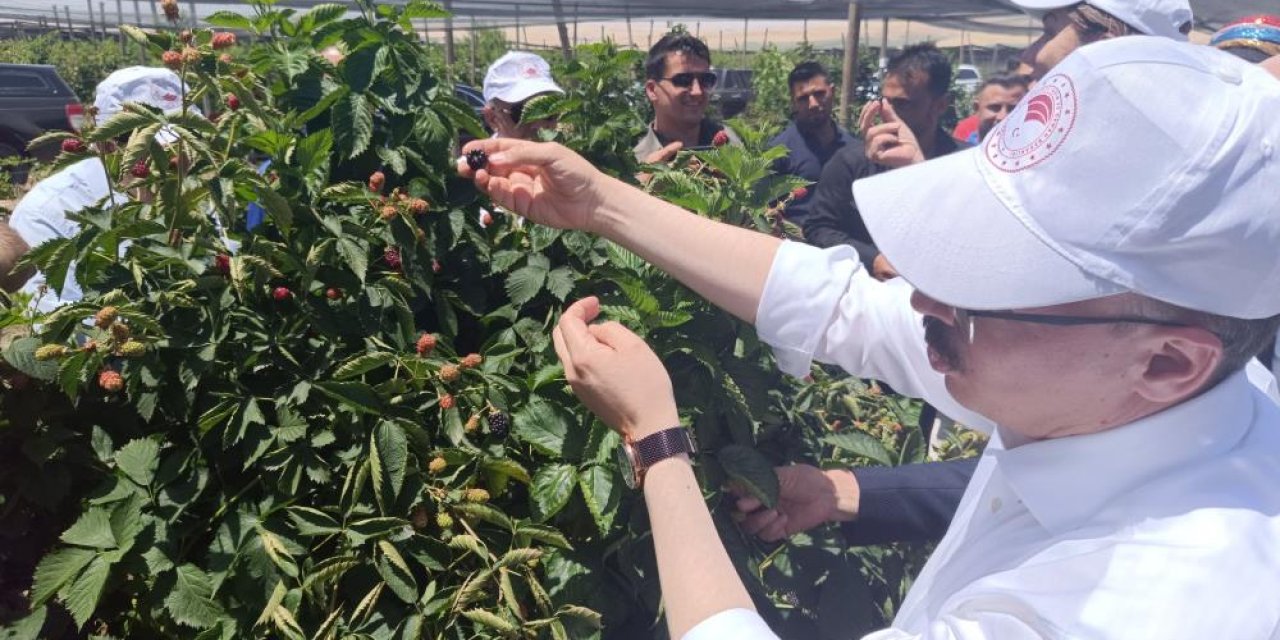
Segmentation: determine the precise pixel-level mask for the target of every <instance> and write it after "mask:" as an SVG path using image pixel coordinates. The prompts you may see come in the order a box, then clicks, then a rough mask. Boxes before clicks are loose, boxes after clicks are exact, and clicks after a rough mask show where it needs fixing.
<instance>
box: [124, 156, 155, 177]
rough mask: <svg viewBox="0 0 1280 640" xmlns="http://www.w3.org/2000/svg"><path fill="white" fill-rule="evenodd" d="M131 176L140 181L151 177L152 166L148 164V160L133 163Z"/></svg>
mask: <svg viewBox="0 0 1280 640" xmlns="http://www.w3.org/2000/svg"><path fill="white" fill-rule="evenodd" d="M129 175H131V176H133V177H135V178H138V179H139V180H141V179H144V178H147V177H148V176H150V175H151V166H150V165H148V164H147V161H146V160H139V161H137V162H135V163H133V167H132V168H131V169H129Z"/></svg>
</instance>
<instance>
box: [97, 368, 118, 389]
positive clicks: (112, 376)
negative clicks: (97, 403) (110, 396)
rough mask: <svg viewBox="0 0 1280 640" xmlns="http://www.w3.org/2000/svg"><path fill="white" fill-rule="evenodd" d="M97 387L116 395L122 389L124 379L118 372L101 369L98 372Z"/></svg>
mask: <svg viewBox="0 0 1280 640" xmlns="http://www.w3.org/2000/svg"><path fill="white" fill-rule="evenodd" d="M98 386H99V387H102V388H103V389H105V390H106V391H108V392H110V393H117V392H119V391H120V390H121V389H123V388H124V377H123V376H121V375H120V372H119V371H112V370H111V369H103V370H102V371H100V372H98Z"/></svg>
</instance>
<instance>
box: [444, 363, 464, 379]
mask: <svg viewBox="0 0 1280 640" xmlns="http://www.w3.org/2000/svg"><path fill="white" fill-rule="evenodd" d="M461 375H462V369H459V368H458V365H456V364H446V365H444V366H443V367H440V379H441V380H443V381H444V382H453V381H454V380H457V379H458V378H459V377H460V376H461Z"/></svg>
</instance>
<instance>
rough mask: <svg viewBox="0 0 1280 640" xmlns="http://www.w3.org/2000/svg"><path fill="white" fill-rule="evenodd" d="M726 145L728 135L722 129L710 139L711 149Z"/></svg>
mask: <svg viewBox="0 0 1280 640" xmlns="http://www.w3.org/2000/svg"><path fill="white" fill-rule="evenodd" d="M726 144H729V134H728V133H725V131H724V129H721V130H719V131H717V132H716V135H714V136H712V138H711V146H713V147H723V146H725V145H726Z"/></svg>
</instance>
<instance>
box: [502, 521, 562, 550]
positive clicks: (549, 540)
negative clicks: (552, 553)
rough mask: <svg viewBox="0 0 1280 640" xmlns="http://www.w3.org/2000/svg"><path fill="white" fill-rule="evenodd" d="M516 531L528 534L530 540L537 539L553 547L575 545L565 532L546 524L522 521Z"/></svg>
mask: <svg viewBox="0 0 1280 640" xmlns="http://www.w3.org/2000/svg"><path fill="white" fill-rule="evenodd" d="M516 533H517V534H519V535H523V536H528V537H529V539H530V540H536V541H538V542H541V543H543V544H548V545H551V546H553V547H559V548H561V549H572V548H573V545H571V544H569V539H568V538H566V537H564V534H563V533H560V532H559V531H557V530H556V529H554V528H552V527H548V526H546V525H542V524H531V523H527V522H525V523H521V524H520V526H518V527H516Z"/></svg>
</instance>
